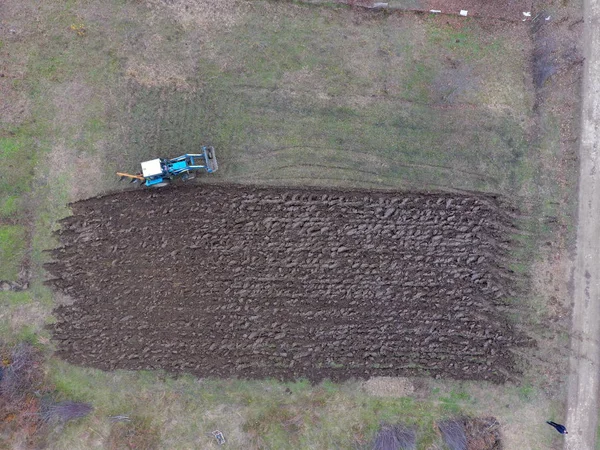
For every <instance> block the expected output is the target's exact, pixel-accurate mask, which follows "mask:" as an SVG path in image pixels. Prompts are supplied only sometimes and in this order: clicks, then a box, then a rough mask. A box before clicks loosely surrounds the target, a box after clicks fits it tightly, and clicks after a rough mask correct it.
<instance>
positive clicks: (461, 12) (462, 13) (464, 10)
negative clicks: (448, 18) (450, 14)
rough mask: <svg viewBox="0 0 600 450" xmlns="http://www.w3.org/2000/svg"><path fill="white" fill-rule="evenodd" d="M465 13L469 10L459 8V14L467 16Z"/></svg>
mask: <svg viewBox="0 0 600 450" xmlns="http://www.w3.org/2000/svg"><path fill="white" fill-rule="evenodd" d="M467 14H469V11H467V10H466V9H461V10H460V15H461V16H465V17H467Z"/></svg>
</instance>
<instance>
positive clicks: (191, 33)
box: [0, 0, 573, 449]
mask: <svg viewBox="0 0 600 450" xmlns="http://www.w3.org/2000/svg"><path fill="white" fill-rule="evenodd" d="M186 5H187V8H186V7H185V6H186ZM4 8H5V11H6V13H7V14H6V17H8V22H7V23H8V25H7V26H6V27H4V26H3V28H2V31H1V32H2V34H0V55H1V56H2V57H4V59H3V58H1V57H0V60H3V61H5V62H2V63H1V66H0V69H1V71H2V72H3V73H4V74H5V75H6V76H5V77H2V78H0V89H1V91H0V92H2V94H3V95H4V94H6V97H5V98H8V99H10V102H9V103H10V104H8V106H7V107H6V109H5V110H4V111H3V115H2V118H1V119H0V120H1V121H0V150H1V151H0V260H2V266H1V268H0V279H5V280H16V279H18V278H19V273H20V272H21V271H22V269H23V267H25V268H27V270H28V271H29V273H30V277H31V279H30V286H31V288H30V289H29V290H28V291H27V292H24V293H0V309H1V311H2V312H1V313H0V314H1V315H0V320H1V321H2V326H1V327H0V332H1V334H2V336H3V337H4V339H6V340H19V339H26V340H30V341H32V342H34V343H36V345H38V346H40V347H42V348H44V349H46V350H47V351H48V352H50V351H51V348H52V344H51V343H50V342H49V341H48V338H49V336H48V335H47V333H46V332H45V331H44V330H43V325H44V323H46V322H48V321H51V320H52V319H51V316H50V311H51V306H52V305H53V304H54V303H55V302H57V301H62V299H56V298H54V296H53V294H52V293H51V292H50V291H49V290H48V289H47V288H46V287H45V286H43V280H44V276H45V275H44V272H43V269H42V264H43V262H45V261H46V260H47V255H46V254H45V253H44V250H46V249H49V248H52V247H53V245H55V243H56V241H55V240H54V238H53V236H52V231H53V230H54V229H56V228H57V220H58V219H60V218H62V217H64V216H66V215H68V214H69V210H68V207H67V206H66V204H67V203H68V202H69V201H73V200H77V199H81V198H86V197H89V196H93V195H98V194H101V193H104V192H107V191H109V190H114V189H124V188H126V187H125V186H123V185H118V184H117V182H116V177H115V176H114V171H116V170H125V171H135V170H137V167H138V164H139V162H140V161H142V160H144V159H146V158H153V157H156V156H176V155H179V154H181V153H184V152H187V151H194V150H195V149H196V148H197V147H198V146H200V145H203V144H210V145H213V146H215V148H216V149H217V155H218V157H219V163H220V170H219V172H218V173H217V174H215V176H214V177H212V178H211V180H214V181H223V182H225V181H234V182H240V183H259V184H277V185H319V186H338V187H362V188H380V189H449V190H479V191H489V192H497V193H501V194H504V195H506V196H507V197H508V198H510V199H512V200H513V201H514V202H515V203H516V204H520V206H521V209H522V219H521V220H520V222H521V225H522V228H523V230H524V231H526V232H527V233H524V234H523V235H522V236H519V237H518V238H519V239H520V240H521V241H522V245H521V247H520V250H519V253H516V254H515V258H514V262H513V264H514V268H515V270H516V271H521V272H522V273H525V274H528V273H529V271H530V268H531V263H532V261H533V258H534V256H536V255H539V254H540V250H539V245H540V242H541V239H542V238H548V236H550V239H552V236H553V235H552V233H555V232H556V229H555V228H553V227H552V226H550V225H548V223H547V221H546V220H545V219H546V218H547V217H554V218H555V217H558V218H559V219H560V220H563V219H561V217H563V216H566V215H567V214H568V208H567V207H565V206H564V204H563V198H564V196H565V192H568V191H569V190H571V189H572V188H573V187H572V184H571V179H572V178H569V177H570V176H571V172H568V170H567V173H566V174H565V173H564V172H561V173H558V172H559V171H560V170H562V169H561V167H560V166H559V165H557V164H555V161H556V158H558V157H559V156H560V155H559V154H560V148H559V147H560V146H559V144H558V141H559V139H560V136H559V135H558V133H559V132H558V127H557V126H556V124H557V123H559V122H560V120H561V116H560V115H559V113H556V114H554V115H553V114H548V115H546V116H544V117H543V120H542V121H541V124H542V128H543V131H544V132H543V133H536V132H534V122H535V121H536V120H538V121H539V118H536V115H535V114H536V113H535V112H534V103H535V95H534V88H533V84H532V82H531V76H530V65H529V57H528V55H529V54H530V53H531V51H532V42H531V39H530V36H529V34H528V29H527V28H526V27H524V26H522V25H521V24H510V23H490V22H482V21H478V20H473V19H463V18H453V17H446V16H444V17H441V16H433V15H431V16H428V15H412V14H406V15H400V14H386V13H382V12H380V13H366V12H364V11H355V10H350V9H347V8H342V7H334V6H330V7H314V6H306V5H302V4H298V3H288V2H263V1H252V2H245V3H243V2H239V3H238V2H228V1H225V0H223V1H217V0H213V1H211V2H204V3H196V2H191V1H183V2H180V3H169V2H161V1H159V0H149V1H146V2H141V1H140V2H132V1H125V0H112V1H106V2H99V1H74V0H73V1H67V2H64V1H57V0H56V1H55V0H49V1H45V2H43V3H41V4H38V3H37V2H28V1H8V2H7V5H6V6H4ZM266 18H268V19H266ZM10 30H14V32H12V31H10ZM569 170H572V168H571V169H569ZM557 179H558V180H563V179H565V180H566V182H565V183H557V182H556V180H557ZM515 302H516V309H517V311H519V314H517V315H519V316H520V319H515V320H516V321H517V322H518V321H519V320H521V321H522V322H523V323H530V322H531V323H534V324H537V325H535V326H534V327H533V328H534V332H535V333H537V332H538V331H537V328H536V327H538V328H543V327H544V324H545V319H546V316H545V314H546V312H545V309H544V304H545V303H544V302H545V297H544V294H543V293H537V294H533V295H532V298H531V299H527V301H525V300H524V299H520V298H517V299H516V300H515ZM536 302H538V303H536ZM539 302H541V303H539ZM523 312H524V313H523ZM522 313H523V314H522ZM547 332H548V334H552V333H553V331H547ZM558 341H559V342H562V343H560V345H561V346H566V344H568V342H564V339H563V341H560V338H559V339H558ZM560 348H562V347H560ZM542 363H544V364H546V365H551V364H549V363H548V362H547V361H546V362H542ZM544 367H546V366H544ZM548 370H551V369H548ZM48 377H49V379H50V380H51V383H52V384H54V385H55V386H56V389H57V391H58V392H60V393H62V394H63V395H65V396H66V397H69V398H74V399H76V400H81V401H89V402H91V403H92V404H93V405H94V406H95V407H96V410H95V412H94V414H93V415H92V416H91V417H90V418H89V419H86V420H85V421H83V422H80V423H74V424H70V425H68V426H66V427H65V428H64V429H62V431H61V432H58V431H56V432H55V433H54V434H53V436H52V439H53V442H54V444H53V448H65V449H67V448H68V449H75V448H89V447H94V448H102V447H107V448H110V445H112V443H114V442H118V441H119V439H123V437H122V436H121V437H120V435H119V432H118V430H116V428H115V427H116V426H114V425H113V426H112V428H111V425H110V422H109V421H108V419H107V416H108V415H116V414H128V415H130V416H131V417H133V418H134V419H135V420H134V421H133V425H131V426H130V428H131V429H130V430H129V431H130V432H131V433H130V434H129V435H130V437H131V436H134V438H135V439H146V440H147V441H149V442H154V443H156V445H157V447H159V448H195V447H201V448H211V445H212V444H211V442H212V441H211V439H212V438H210V437H209V436H208V435H207V433H210V432H211V431H213V429H216V428H218V429H221V430H222V431H224V432H225V433H226V437H227V438H228V439H229V442H230V447H231V448H250V444H249V443H251V444H252V445H253V446H254V447H256V448H288V447H286V446H285V445H286V444H285V443H288V442H291V443H293V447H294V448H351V447H352V446H353V445H359V444H360V445H362V444H364V443H366V442H368V441H369V440H370V439H371V438H372V436H373V434H374V433H375V431H376V428H377V426H378V425H379V423H380V422H382V421H391V422H394V421H401V422H403V423H405V424H409V425H415V426H416V427H417V428H418V435H419V439H420V446H421V447H420V448H426V447H427V446H428V445H432V444H434V443H439V436H438V434H437V432H436V430H435V428H434V426H433V424H434V421H436V420H438V419H440V418H444V417H449V416H451V415H456V414H459V413H470V414H478V415H495V416H496V417H497V418H498V419H499V420H500V421H501V423H502V424H503V427H504V433H505V439H506V445H507V448H522V449H526V448H532V449H534V448H539V449H547V448H551V446H552V445H555V444H556V442H555V441H553V440H552V438H553V435H551V434H550V433H545V432H546V431H547V430H545V429H539V427H538V426H537V425H535V423H533V422H534V420H531V419H530V421H531V422H532V423H533V424H530V423H529V422H528V423H524V422H523V420H522V417H529V418H534V419H537V420H538V421H542V422H543V420H544V418H545V417H546V418H547V417H548V415H556V416H552V417H550V418H556V417H558V415H559V414H560V412H561V405H560V396H559V395H556V394H555V393H553V392H552V391H551V390H550V389H547V388H546V387H545V386H544V384H545V382H546V379H545V378H544V377H539V376H538V374H536V373H528V375H527V376H526V380H525V382H524V384H523V385H522V386H520V387H519V386H513V385H509V386H505V387H499V386H488V385H481V384H469V383H455V382H444V383H442V382H439V381H433V380H421V381H419V383H416V384H417V385H420V384H423V386H420V387H417V388H415V389H414V391H410V392H406V393H405V395H404V394H403V395H400V396H399V397H383V398H381V397H378V396H374V395H372V394H370V393H369V392H368V390H366V389H365V388H364V387H363V386H362V385H360V384H359V383H356V382H354V383H345V384H339V385H337V384H332V383H324V384H322V385H319V386H310V385H308V384H307V383H305V382H303V381H300V382H298V383H292V384H281V383H277V382H274V381H268V380H267V381H264V382H244V381H237V380H221V381H219V380H194V379H192V378H188V377H183V378H178V379H174V378H171V377H169V376H166V375H164V374H160V373H158V374H157V373H120V372H118V373H101V372H99V371H94V370H90V369H85V368H78V367H72V366H68V365H66V364H65V363H63V362H61V361H57V360H54V359H51V361H50V363H49V366H48ZM411 383H412V382H411ZM528 383H529V384H528ZM119 426H121V425H119ZM131 430H133V431H131ZM129 431H128V433H129ZM126 434H127V433H126ZM134 438H132V439H134ZM115 448H118V447H115Z"/></svg>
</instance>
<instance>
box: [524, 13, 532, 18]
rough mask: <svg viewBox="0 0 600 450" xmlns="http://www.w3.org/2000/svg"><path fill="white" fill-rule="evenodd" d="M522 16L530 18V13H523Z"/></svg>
mask: <svg viewBox="0 0 600 450" xmlns="http://www.w3.org/2000/svg"><path fill="white" fill-rule="evenodd" d="M523 15H524V16H525V17H531V13H530V12H523Z"/></svg>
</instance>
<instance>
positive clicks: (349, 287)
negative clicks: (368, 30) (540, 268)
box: [48, 185, 527, 382]
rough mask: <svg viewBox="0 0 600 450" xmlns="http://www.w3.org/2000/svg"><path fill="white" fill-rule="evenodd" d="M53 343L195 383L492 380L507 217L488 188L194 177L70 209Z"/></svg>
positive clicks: (504, 293)
mask: <svg viewBox="0 0 600 450" xmlns="http://www.w3.org/2000/svg"><path fill="white" fill-rule="evenodd" d="M72 210H73V216H72V217H69V218H67V219H65V220H64V221H63V222H62V230H61V231H60V232H59V236H60V242H61V244H62V245H63V247H62V248H59V249H57V250H55V251H54V252H53V255H54V257H55V262H53V263H51V264H49V265H48V270H49V271H50V273H51V274H53V276H55V277H56V278H55V279H54V280H52V281H50V283H51V284H53V285H54V286H55V287H56V288H58V289H60V290H62V291H63V292H65V293H66V294H68V295H70V296H71V297H73V298H74V299H75V302H74V303H73V304H72V305H68V306H67V305H64V306H60V307H58V308H57V309H56V310H55V313H54V314H55V316H56V318H57V322H56V323H55V324H54V325H52V326H51V328H52V330H53V333H54V338H55V339H56V341H57V343H58V354H59V355H60V356H62V357H63V358H65V359H66V360H68V361H70V362H72V363H75V364H82V365H88V366H94V367H98V368H101V369H105V370H112V369H159V368H160V369H165V370H168V371H171V372H181V371H185V372H191V373H194V374H196V375H198V376H202V377H204V376H222V377H230V376H238V377H243V378H263V377H274V378H279V379H296V378H301V377H306V378H309V379H310V380H313V381H318V380H320V379H323V378H325V377H327V378H331V379H334V380H341V379H347V378H350V377H359V378H364V377H370V376H383V375H387V376H395V375H402V376H407V375H423V374H427V375H431V376H435V377H452V378H457V379H484V380H491V381H495V382H503V381H505V380H506V379H507V378H509V377H512V376H513V374H515V373H516V368H515V362H514V360H513V356H512V353H511V348H512V347H515V346H522V345H526V344H527V339H525V338H524V336H522V335H521V334H519V333H517V332H516V331H515V330H514V329H513V328H512V327H511V325H510V323H509V321H508V320H507V318H506V317H505V316H504V313H503V311H504V310H505V309H506V299H507V297H508V296H509V295H510V294H511V284H512V281H511V279H512V278H511V274H510V272H509V271H507V270H506V268H505V267H504V263H503V261H504V256H505V253H506V251H507V249H508V246H509V241H508V236H507V234H508V233H509V232H510V230H511V227H512V223H511V219H510V215H509V214H508V213H507V212H506V210H505V209H504V208H503V206H502V201H501V200H500V199H499V198H497V197H494V196H483V195H475V194H474V195H463V194H449V193H444V194H424V193H387V192H360V191H333V190H319V189H313V190H302V189H291V188H258V187H239V186H228V185H201V186H197V187H194V186H185V187H172V188H165V189H164V190H158V191H152V190H139V191H127V192H123V193H119V194H114V195H109V196H105V197H100V198H93V199H89V200H85V201H81V202H77V203H74V204H73V205H72Z"/></svg>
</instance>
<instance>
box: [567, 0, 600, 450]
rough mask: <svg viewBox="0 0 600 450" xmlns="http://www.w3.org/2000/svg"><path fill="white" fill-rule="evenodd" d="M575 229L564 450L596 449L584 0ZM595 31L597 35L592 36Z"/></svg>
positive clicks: (594, 271)
mask: <svg viewBox="0 0 600 450" xmlns="http://www.w3.org/2000/svg"><path fill="white" fill-rule="evenodd" d="M584 9H585V11H584V14H585V35H584V39H585V40H584V42H585V44H584V45H585V47H584V48H585V49H584V52H585V57H586V62H585V67H584V75H583V76H584V79H583V114H582V130H581V149H580V158H581V167H580V178H579V227H578V230H577V256H576V261H575V270H574V274H573V282H574V293H573V296H574V298H573V300H574V309H573V329H572V344H571V346H572V353H571V374H570V379H569V400H568V404H569V408H568V416H567V429H568V430H570V431H569V435H568V436H567V439H566V441H565V449H567V450H586V449H589V450H592V449H594V448H595V441H596V426H597V423H598V375H599V374H598V370H599V368H598V363H599V361H600V355H599V347H598V338H599V337H600V311H599V308H598V307H599V302H600V264H599V263H598V262H599V261H600V161H599V160H598V150H599V147H600V127H599V126H598V124H600V34H599V33H598V32H597V30H598V25H600V1H599V0H585V1H584ZM594 30H595V31H594Z"/></svg>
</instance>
